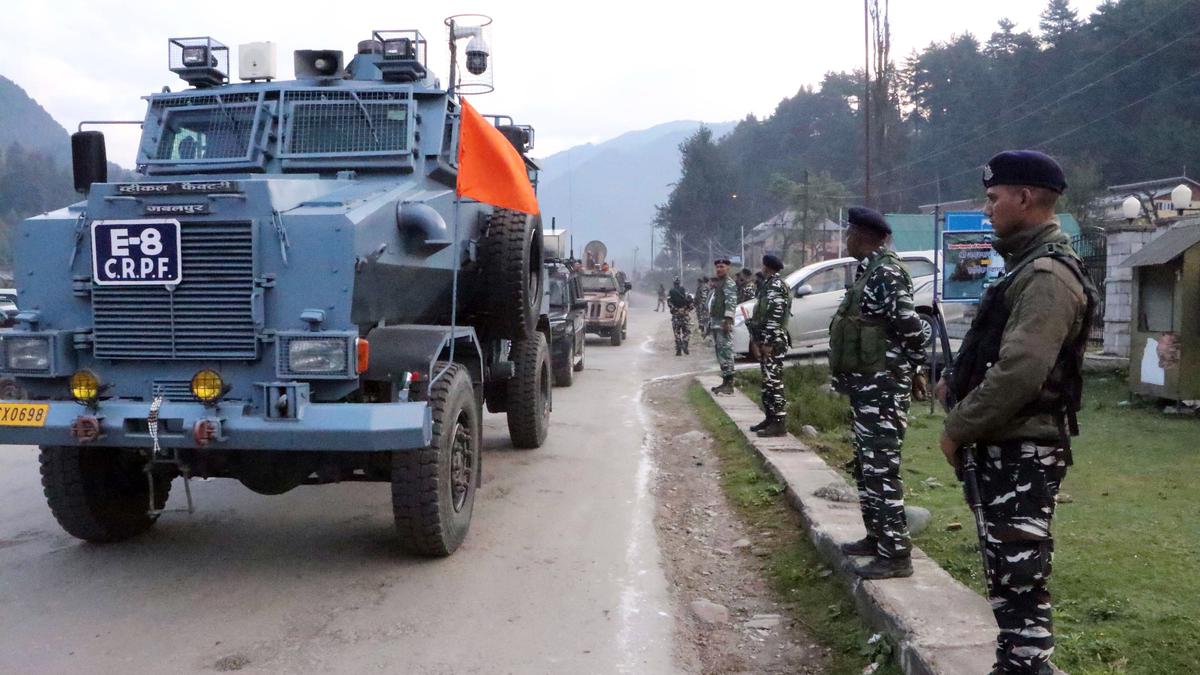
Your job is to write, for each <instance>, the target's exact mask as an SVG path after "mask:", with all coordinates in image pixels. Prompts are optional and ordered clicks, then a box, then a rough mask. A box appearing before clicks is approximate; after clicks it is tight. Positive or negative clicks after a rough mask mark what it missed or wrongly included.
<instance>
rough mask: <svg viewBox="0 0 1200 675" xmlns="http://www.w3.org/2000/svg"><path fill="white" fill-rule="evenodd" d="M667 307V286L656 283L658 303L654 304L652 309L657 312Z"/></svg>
mask: <svg viewBox="0 0 1200 675" xmlns="http://www.w3.org/2000/svg"><path fill="white" fill-rule="evenodd" d="M666 308H667V287H666V286H663V285H662V284H659V285H658V304H657V305H655V306H654V311H656V312H659V311H662V310H664V309H666Z"/></svg>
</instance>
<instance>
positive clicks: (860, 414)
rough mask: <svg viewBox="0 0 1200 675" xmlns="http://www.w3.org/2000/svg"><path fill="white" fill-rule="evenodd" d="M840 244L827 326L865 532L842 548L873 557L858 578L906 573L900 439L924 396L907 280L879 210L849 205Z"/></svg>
mask: <svg viewBox="0 0 1200 675" xmlns="http://www.w3.org/2000/svg"><path fill="white" fill-rule="evenodd" d="M848 220H849V223H850V227H849V230H848V235H849V236H848V237H847V240H846V248H847V250H848V252H849V254H850V255H851V256H854V257H855V258H857V259H859V261H860V262H859V265H858V275H857V276H856V278H855V281H854V285H853V286H851V287H850V290H849V291H848V292H847V293H846V296H845V298H843V300H842V304H841V306H840V307H839V308H838V310H837V313H836V314H835V315H834V317H833V322H832V323H831V324H830V327H829V369H830V372H832V373H833V386H834V388H835V389H837V391H839V392H842V393H844V394H847V395H849V397H850V409H851V411H852V412H853V414H854V459H855V462H854V464H855V468H854V477H855V479H856V481H857V483H858V499H859V506H860V508H861V509H862V515H863V524H864V525H865V526H866V529H867V536H866V537H865V538H863V539H860V540H859V541H856V542H853V543H849V544H843V545H842V551H843V552H845V553H846V555H855V556H866V555H870V556H875V557H874V559H873V560H871V562H869V563H867V564H866V565H863V566H860V567H858V568H857V569H856V570H855V571H856V572H857V573H858V575H859V576H860V577H863V578H865V579H888V578H892V577H907V576H911V575H912V561H911V560H910V553H911V551H912V543H911V541H910V538H909V534H908V522H907V521H906V519H905V516H904V482H903V481H902V480H901V477H900V446H901V444H902V443H903V442H904V432H905V430H906V429H907V428H908V406H909V402H910V399H911V395H912V394H913V393H915V394H916V395H917V398H918V399H924V398H925V395H926V389H927V383H926V381H925V373H924V370H923V369H922V367H923V366H924V364H925V334H924V331H923V330H922V326H921V319H920V317H919V316H917V312H916V310H915V309H914V308H913V299H912V279H911V278H910V277H909V275H908V271H907V270H905V268H904V266H903V265H902V264H901V262H900V259H899V258H898V257H896V254H895V252H893V251H891V250H889V249H888V248H887V243H888V238H889V237H890V236H891V234H892V228H891V226H889V225H888V223H887V221H886V220H885V219H884V218H883V216H882V215H880V214H879V213H877V212H875V211H872V210H871V209H866V208H860V207H854V208H851V209H850V211H849V218H848Z"/></svg>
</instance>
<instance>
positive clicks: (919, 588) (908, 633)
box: [696, 377, 996, 675]
mask: <svg viewBox="0 0 1200 675" xmlns="http://www.w3.org/2000/svg"><path fill="white" fill-rule="evenodd" d="M696 379H697V381H699V382H700V383H701V384H702V385H703V386H704V388H705V391H708V389H709V387H712V386H716V385H717V384H718V383H719V382H720V379H719V378H717V377H698V378H696ZM710 395H711V394H710ZM713 400H714V401H715V402H716V403H717V405H719V406H720V407H721V409H722V410H724V411H725V414H726V415H728V416H729V418H730V419H731V420H732V421H733V423H734V424H736V425H737V427H738V429H739V430H740V431H741V432H742V435H743V436H745V437H746V439H747V441H748V442H749V444H750V445H751V447H753V448H754V450H755V451H756V452H757V453H758V454H759V456H761V457H762V459H763V461H764V462H765V463H766V465H767V467H768V468H769V469H770V470H771V472H772V473H773V474H775V476H776V477H777V478H779V480H780V481H782V482H783V483H784V484H785V485H786V486H787V496H788V500H789V501H790V502H791V503H792V506H793V507H795V509H796V510H797V511H799V512H800V515H801V517H802V518H803V519H804V521H805V523H806V524H807V525H808V535H809V538H811V539H812V542H813V544H815V545H816V547H817V550H818V551H820V553H821V555H822V556H823V557H824V558H825V560H826V561H827V562H828V563H829V565H830V566H831V568H832V569H833V570H834V572H835V573H837V574H838V576H839V577H840V578H841V579H842V580H843V581H844V582H846V583H847V584H848V585H849V586H850V591H851V593H852V594H853V595H854V599H855V602H856V604H857V605H858V608H859V611H860V612H861V613H862V615H863V616H864V617H865V618H866V619H867V621H868V623H870V624H871V625H873V626H875V627H876V628H877V629H879V630H881V631H883V632H885V633H887V634H888V635H889V636H890V637H891V638H892V639H893V641H894V642H895V643H896V644H897V645H899V654H898V655H897V656H898V661H899V663H900V667H901V668H902V669H903V670H904V672H905V673H907V674H908V675H976V674H977V675H983V674H984V673H988V672H990V671H991V668H992V664H993V661H994V658H995V644H996V642H995V641H996V622H995V620H994V619H993V617H992V610H991V606H990V605H989V604H988V601H987V600H986V599H984V598H983V597H981V596H980V595H978V594H977V593H975V591H972V590H971V589H969V588H967V587H966V586H964V585H963V584H961V583H959V582H958V581H956V580H955V579H954V578H953V577H951V576H950V575H949V574H948V573H946V571H945V570H943V569H942V568H941V567H940V566H938V564H937V563H936V562H934V561H933V560H932V559H930V558H929V556H927V555H925V553H924V552H923V551H921V550H920V549H918V548H914V549H913V575H912V576H911V577H909V578H907V579H887V580H883V581H863V580H862V579H860V578H858V576H857V575H855V574H854V565H853V561H851V560H850V559H849V558H847V557H846V556H844V555H842V552H841V549H840V548H839V546H840V545H841V544H843V543H846V542H850V541H854V540H856V539H859V538H861V537H862V536H863V535H864V534H865V531H864V529H863V525H862V517H861V516H860V515H859V510H858V504H857V503H845V502H835V501H829V500H826V499H823V498H820V497H816V496H814V495H813V492H815V491H816V490H818V489H819V488H822V487H825V486H827V485H831V484H840V485H845V486H847V487H850V485H849V483H848V482H847V481H846V479H845V478H843V477H842V474H840V473H838V472H837V471H836V470H834V469H833V468H831V467H830V466H829V465H828V464H826V463H825V461H824V460H823V459H821V457H820V456H819V455H817V454H816V453H815V452H813V451H812V450H811V449H810V448H809V447H807V446H806V445H804V444H803V443H802V442H800V441H799V440H798V439H796V438H795V437H794V436H791V435H788V436H784V437H780V438H758V437H757V436H754V435H753V434H751V433H750V432H749V427H750V426H752V425H754V424H756V423H758V422H759V421H760V420H761V419H762V410H761V409H759V407H758V405H757V404H755V403H754V401H752V400H750V399H749V398H747V397H746V396H745V395H744V394H742V393H741V392H738V393H736V394H734V395H733V396H713Z"/></svg>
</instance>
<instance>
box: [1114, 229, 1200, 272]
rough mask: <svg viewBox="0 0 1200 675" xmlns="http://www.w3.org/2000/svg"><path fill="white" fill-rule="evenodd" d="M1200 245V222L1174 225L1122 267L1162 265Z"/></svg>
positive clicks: (1126, 261)
mask: <svg viewBox="0 0 1200 675" xmlns="http://www.w3.org/2000/svg"><path fill="white" fill-rule="evenodd" d="M1196 244H1200V222H1193V223H1188V224H1186V225H1184V224H1180V225H1174V226H1172V227H1171V228H1170V229H1169V230H1167V231H1166V232H1163V233H1162V234H1161V235H1159V237H1158V238H1157V239H1155V240H1153V241H1151V242H1150V243H1149V244H1146V245H1145V246H1143V247H1142V248H1141V250H1139V251H1137V252H1136V253H1134V254H1133V255H1131V256H1129V257H1128V258H1126V259H1125V261H1124V262H1122V263H1121V267H1146V266H1149V265H1162V264H1163V263H1168V262H1171V261H1172V260H1174V259H1176V258H1178V257H1179V256H1181V255H1183V253H1184V251H1187V250H1188V249H1189V248H1191V247H1193V246H1195V245H1196Z"/></svg>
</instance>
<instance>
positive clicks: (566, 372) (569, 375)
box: [554, 345, 575, 387]
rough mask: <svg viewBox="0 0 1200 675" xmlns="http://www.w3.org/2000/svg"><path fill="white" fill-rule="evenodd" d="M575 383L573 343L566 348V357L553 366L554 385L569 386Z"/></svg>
mask: <svg viewBox="0 0 1200 675" xmlns="http://www.w3.org/2000/svg"><path fill="white" fill-rule="evenodd" d="M574 383H575V345H571V348H570V349H569V350H567V358H565V359H563V362H562V363H560V364H558V365H557V366H555V367H554V386H556V387H569V386H571V385H572V384H574Z"/></svg>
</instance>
